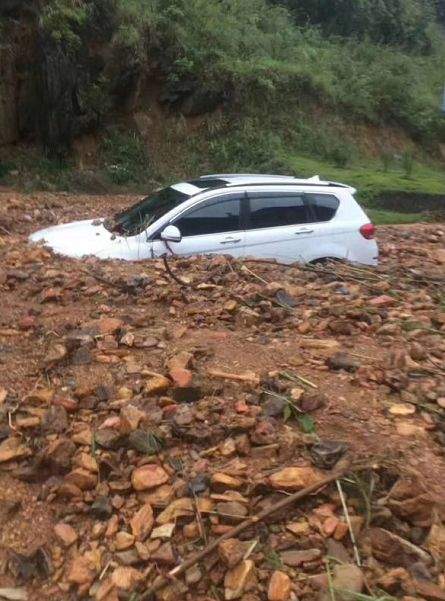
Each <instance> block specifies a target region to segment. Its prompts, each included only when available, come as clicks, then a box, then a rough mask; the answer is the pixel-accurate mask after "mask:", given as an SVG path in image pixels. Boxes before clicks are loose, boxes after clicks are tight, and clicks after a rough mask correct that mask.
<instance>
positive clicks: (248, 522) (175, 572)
mask: <svg viewBox="0 0 445 601" xmlns="http://www.w3.org/2000/svg"><path fill="white" fill-rule="evenodd" d="M350 469H351V462H350V461H349V460H342V461H340V462H339V464H337V466H336V469H334V471H333V472H332V473H331V474H330V475H329V476H326V478H322V479H321V480H319V481H318V482H315V483H314V484H311V485H310V486H307V487H306V488H303V489H302V490H299V491H298V492H295V493H293V494H291V495H289V496H287V497H284V498H283V499H281V501H278V503H275V504H274V505H272V507H266V508H265V509H263V510H262V511H260V512H259V513H258V514H257V515H252V516H250V517H248V518H247V519H245V520H244V521H243V522H241V524H238V526H234V527H233V528H232V529H231V530H228V531H227V532H226V533H225V534H223V535H221V536H220V537H219V538H217V539H215V540H214V541H212V542H211V543H210V544H208V545H207V546H206V547H204V549H202V550H201V551H198V553H195V554H194V555H192V556H191V557H189V558H188V559H186V560H185V561H183V562H182V563H181V564H180V565H179V566H176V567H175V568H173V569H172V570H170V571H169V572H168V573H167V575H166V576H160V577H159V578H158V579H156V580H155V582H154V583H153V584H152V586H151V587H150V588H149V589H148V590H146V591H145V593H143V594H142V596H141V601H148V600H149V599H150V598H151V596H152V595H153V594H154V593H156V591H159V590H160V589H161V588H163V587H164V586H166V585H167V584H168V583H169V582H170V580H171V579H173V578H176V577H177V576H180V575H181V574H183V573H184V572H185V571H187V570H188V569H189V568H190V567H191V566H193V565H195V564H196V563H198V562H199V561H201V559H204V557H207V555H209V554H210V553H211V552H212V551H214V550H215V549H216V548H217V547H218V545H219V544H220V543H221V542H223V541H225V540H227V539H228V538H235V537H236V536H238V534H240V533H241V532H243V531H244V530H246V529H247V528H249V526H252V524H256V523H258V522H261V521H263V520H264V519H266V518H267V517H269V516H270V515H271V514H273V513H275V512H276V511H278V510H280V509H284V508H285V507H287V506H288V505H291V504H292V503H295V501H299V500H300V499H303V498H304V497H307V496H308V495H310V494H311V493H313V492H315V491H317V490H318V489H320V488H322V487H324V486H326V485H328V484H330V483H331V482H334V481H335V480H338V479H339V478H342V477H343V476H345V475H346V474H347V473H348V472H349V471H350Z"/></svg>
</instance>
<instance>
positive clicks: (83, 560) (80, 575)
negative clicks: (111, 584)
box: [67, 555, 96, 586]
mask: <svg viewBox="0 0 445 601" xmlns="http://www.w3.org/2000/svg"><path fill="white" fill-rule="evenodd" d="M95 575H96V573H95V570H94V569H93V567H92V566H91V562H90V561H89V559H88V558H87V557H85V556H83V555H78V556H77V557H75V558H74V559H73V560H72V561H71V563H70V565H69V568H68V574H67V580H68V582H72V583H73V584H78V585H79V586H81V585H86V584H91V583H92V582H93V580H94V577H95Z"/></svg>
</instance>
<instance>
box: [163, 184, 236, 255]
mask: <svg viewBox="0 0 445 601" xmlns="http://www.w3.org/2000/svg"><path fill="white" fill-rule="evenodd" d="M243 199H244V202H246V200H245V195H244V194H243V193H239V192H237V193H228V194H227V193H226V194H222V195H218V196H216V197H213V198H210V199H207V200H204V201H203V202H201V203H199V204H198V205H195V206H193V207H190V208H189V209H186V210H185V211H184V212H183V213H181V214H180V215H179V216H178V217H176V218H173V219H172V220H171V221H170V224H172V225H175V226H176V227H177V228H178V229H179V231H180V232H181V235H182V239H181V241H180V242H169V243H168V247H169V249H170V250H171V251H172V252H173V253H174V254H177V255H194V254H213V253H218V254H227V255H232V256H233V257H240V256H243V254H244V237H245V232H244V231H243V227H244V223H243V218H242V215H243V214H244V211H243V210H242V203H243ZM165 252H168V250H167V246H166V244H165V243H164V242H163V241H162V240H160V239H157V240H154V241H153V254H154V255H155V256H160V255H162V254H164V253H165Z"/></svg>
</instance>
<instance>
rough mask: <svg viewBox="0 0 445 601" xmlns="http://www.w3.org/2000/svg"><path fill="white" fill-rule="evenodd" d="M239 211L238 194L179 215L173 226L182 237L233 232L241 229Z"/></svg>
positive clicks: (239, 199) (239, 200)
mask: <svg viewBox="0 0 445 601" xmlns="http://www.w3.org/2000/svg"><path fill="white" fill-rule="evenodd" d="M240 211H241V195H239V194H237V195H233V196H231V197H230V198H226V199H224V197H222V198H220V199H219V200H218V199H212V200H209V201H206V202H205V203H203V204H202V205H200V206H199V207H198V208H192V209H190V210H189V211H187V212H186V213H184V214H183V215H181V216H180V217H179V218H178V219H177V220H176V221H174V225H176V226H177V227H178V228H179V230H180V232H181V234H182V235H183V236H200V235H202V234H220V233H224V232H234V231H237V230H240V229H241V223H240Z"/></svg>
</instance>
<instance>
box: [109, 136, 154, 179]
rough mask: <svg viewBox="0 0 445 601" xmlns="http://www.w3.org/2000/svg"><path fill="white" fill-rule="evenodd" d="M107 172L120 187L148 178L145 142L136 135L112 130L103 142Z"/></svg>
mask: <svg viewBox="0 0 445 601" xmlns="http://www.w3.org/2000/svg"><path fill="white" fill-rule="evenodd" d="M102 155H103V160H104V163H105V171H106V173H107V175H108V177H109V178H110V180H111V181H112V182H113V183H115V184H118V185H123V184H127V183H130V182H141V181H144V180H145V179H147V178H148V175H149V159H148V153H147V149H146V146H145V144H144V141H143V140H142V139H141V138H139V137H138V136H137V135H136V134H132V133H125V132H121V131H119V130H118V129H113V130H111V131H110V132H109V133H108V135H107V136H106V137H105V138H104V140H103V145H102Z"/></svg>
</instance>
